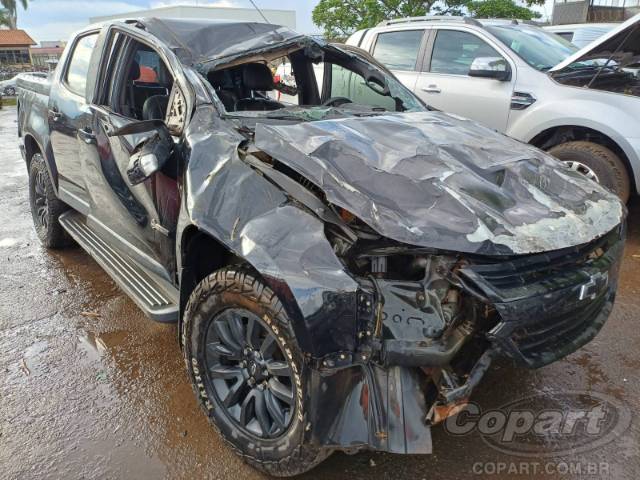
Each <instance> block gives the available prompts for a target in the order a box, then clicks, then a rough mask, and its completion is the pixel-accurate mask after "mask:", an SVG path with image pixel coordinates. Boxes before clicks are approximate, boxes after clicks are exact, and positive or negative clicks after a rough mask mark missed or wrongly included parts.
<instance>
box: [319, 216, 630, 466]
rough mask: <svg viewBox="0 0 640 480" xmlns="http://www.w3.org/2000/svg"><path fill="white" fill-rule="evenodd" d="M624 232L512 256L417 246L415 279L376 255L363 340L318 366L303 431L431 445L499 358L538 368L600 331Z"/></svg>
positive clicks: (325, 439) (422, 449)
mask: <svg viewBox="0 0 640 480" xmlns="http://www.w3.org/2000/svg"><path fill="white" fill-rule="evenodd" d="M624 233H625V232H624V227H623V226H622V225H621V226H619V227H617V228H615V229H614V230H612V231H611V232H609V233H608V234H606V235H605V236H603V237H601V238H599V239H597V240H594V241H593V242H590V243H589V244H586V245H582V246H579V247H574V248H570V249H563V250H559V251H554V252H548V253H540V254H531V255H520V256H514V257H509V258H500V257H480V256H473V257H465V258H464V259H461V258H460V256H446V255H442V256H439V255H421V254H417V255H416V257H415V259H414V260H412V261H411V264H412V265H414V266H415V265H416V264H419V268H420V269H422V268H424V271H425V272H426V273H425V275H424V277H422V278H414V279H412V280H396V279H394V276H393V275H392V274H390V273H389V272H390V271H391V270H392V268H391V263H392V262H393V261H394V260H393V259H392V257H391V256H389V257H385V259H384V260H381V258H382V257H381V256H377V255H372V256H371V257H370V258H368V260H369V262H370V265H371V267H372V268H371V274H370V275H364V276H361V277H358V282H359V284H360V290H359V292H358V295H357V299H356V302H357V319H358V320H357V323H358V329H359V333H358V345H359V346H358V349H357V350H356V351H354V352H337V353H335V354H331V355H327V356H325V357H324V358H321V359H318V360H317V364H316V365H315V368H314V369H313V373H312V376H311V382H312V385H311V388H310V390H309V391H311V392H314V394H313V395H312V397H311V398H309V399H308V407H309V408H308V409H307V421H308V423H307V435H308V440H309V441H310V442H312V443H315V444H319V445H322V446H325V447H327V448H336V449H341V450H346V451H358V450H360V449H373V450H379V451H387V452H393V453H408V454H409V453H411V454H424V453H431V451H432V444H431V433H430V427H431V426H432V425H434V424H436V423H438V422H440V421H442V420H444V419H445V418H446V417H448V416H450V415H453V414H455V413H457V412H458V411H460V410H461V409H463V408H464V406H465V405H466V403H467V401H468V398H469V396H470V394H471V392H472V390H473V389H474V387H475V386H477V385H478V383H479V382H480V380H481V378H482V376H483V375H484V373H485V372H486V371H487V370H488V368H489V366H490V364H491V361H492V359H493V358H494V357H496V356H497V355H503V356H507V357H509V358H511V359H513V360H514V361H515V363H516V364H517V365H519V366H523V367H527V368H537V367H540V366H543V365H546V364H548V363H551V362H553V361H555V360H558V359H560V358H562V357H564V356H566V355H568V354H569V353H571V352H573V351H575V350H577V349H578V348H580V347H581V346H583V345H584V344H585V343H587V342H588V341H590V340H591V339H592V338H593V337H594V336H595V335H596V334H597V333H598V331H599V330H600V329H601V327H602V326H603V324H604V322H605V321H606V319H607V317H608V316H609V313H610V312H611V309H612V305H613V300H614V297H615V290H616V286H617V275H618V268H619V263H620V258H621V256H622V251H623V247H624ZM381 266H382V267H381ZM387 267H388V268H387Z"/></svg>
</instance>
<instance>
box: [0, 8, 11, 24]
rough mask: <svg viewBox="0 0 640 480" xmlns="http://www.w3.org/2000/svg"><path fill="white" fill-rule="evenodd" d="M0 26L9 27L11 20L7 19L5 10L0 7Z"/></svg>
mask: <svg viewBox="0 0 640 480" xmlns="http://www.w3.org/2000/svg"><path fill="white" fill-rule="evenodd" d="M0 27H9V28H11V20H10V19H9V15H8V14H7V11H6V10H4V9H0Z"/></svg>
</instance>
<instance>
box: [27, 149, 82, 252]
mask: <svg viewBox="0 0 640 480" xmlns="http://www.w3.org/2000/svg"><path fill="white" fill-rule="evenodd" d="M29 206H30V207H31V216H32V217H33V225H34V227H35V229H36V233H37V234H38V238H39V239H40V241H41V242H42V244H43V245H44V246H45V247H46V248H52V249H56V248H63V247H67V246H69V245H71V244H73V240H72V239H71V237H70V236H69V235H68V234H67V232H65V231H64V229H63V228H62V226H61V225H60V223H59V222H58V217H59V216H60V215H62V214H63V213H64V212H66V211H67V210H69V206H68V205H67V204H66V203H64V202H62V201H61V200H60V199H59V198H58V197H56V193H55V191H54V190H53V184H52V183H51V178H49V172H48V171H47V166H46V164H45V162H44V158H43V157H42V155H41V154H40V153H35V154H34V155H33V157H31V163H30V164H29Z"/></svg>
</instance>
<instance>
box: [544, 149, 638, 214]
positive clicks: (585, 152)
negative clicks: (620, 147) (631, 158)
mask: <svg viewBox="0 0 640 480" xmlns="http://www.w3.org/2000/svg"><path fill="white" fill-rule="evenodd" d="M549 153H550V154H551V155H553V156H554V157H556V158H557V159H558V160H561V161H562V162H563V163H564V164H565V165H567V166H568V167H569V168H571V169H572V170H575V171H577V172H580V173H582V174H583V175H585V176H586V177H588V178H591V179H592V180H594V181H596V182H598V183H599V184H601V185H602V186H604V187H606V188H608V189H609V190H611V191H612V192H613V193H615V194H616V195H618V197H620V200H622V201H623V202H625V203H626V202H627V200H629V195H630V193H631V182H630V180H629V174H628V173H627V168H626V167H625V165H624V163H622V160H620V158H618V156H617V155H616V154H615V153H613V152H612V151H611V150H609V149H608V148H607V147H604V146H602V145H598V144H597V143H593V142H584V141H579V142H567V143H562V144H560V145H556V146H555V147H553V148H551V149H550V150H549Z"/></svg>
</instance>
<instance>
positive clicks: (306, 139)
mask: <svg viewBox="0 0 640 480" xmlns="http://www.w3.org/2000/svg"><path fill="white" fill-rule="evenodd" d="M255 144H256V147H257V148H259V149H261V150H263V151H265V152H266V153H268V154H269V155H271V156H272V157H274V158H276V159H278V160H279V161H280V162H283V163H284V164H286V165H287V166H289V167H291V168H293V169H294V170H296V171H297V172H298V173H300V174H301V175H304V176H305V177H307V178H308V179H309V180H311V181H312V182H314V183H315V184H316V185H317V186H319V187H320V188H321V189H322V190H323V191H324V192H325V194H326V195H327V199H328V200H329V201H330V202H331V203H333V204H335V205H338V206H340V207H342V208H345V209H347V210H349V211H351V212H353V213H354V214H355V215H357V216H358V217H359V218H360V219H361V220H363V221H364V222H365V223H367V224H368V225H369V226H370V227H371V228H373V229H374V230H375V231H377V232H378V233H379V234H381V235H383V236H386V237H389V238H392V239H394V240H397V241H399V242H403V243H407V244H411V245H419V246H426V247H434V248H441V249H445V250H450V251H451V250H454V251H460V252H467V253H479V254H480V253H481V254H488V255H501V254H507V255H509V254H525V253H533V252H542V251H549V250H558V249H562V248H566V247H571V246H574V245H579V244H583V243H587V242H590V241H592V240H593V239H594V238H597V237H599V236H601V235H603V234H605V233H606V232H609V231H610V230H611V229H613V228H614V227H615V226H616V225H618V224H619V223H620V222H621V220H622V218H623V216H624V207H623V206H622V204H621V203H620V201H619V200H618V199H617V197H616V196H615V195H613V194H612V193H609V192H608V191H606V190H605V189H604V188H602V187H601V186H599V185H598V184H596V183H595V182H593V181H591V180H589V179H587V178H586V177H584V176H582V175H580V174H578V173H576V172H573V171H571V170H569V169H567V168H565V167H563V166H562V164H560V163H559V162H558V161H557V160H555V159H554V158H552V157H550V156H549V155H547V154H545V153H543V152H541V151H540V150H538V149H536V148H533V147H531V146H528V145H525V144H522V143H520V142H517V141H515V140H513V139H511V138H509V137H506V136H504V135H502V134H500V133H497V132H496V131H494V130H491V129H489V128H485V127H482V126H480V125H478V124H476V123H474V122H472V121H470V120H466V119H463V118H459V117H456V116H453V115H448V114H446V113H442V112H412V113H400V114H385V115H381V116H369V117H360V118H344V119H335V120H323V121H317V122H310V123H300V124H297V125H267V124H258V125H257V126H256V132H255Z"/></svg>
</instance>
